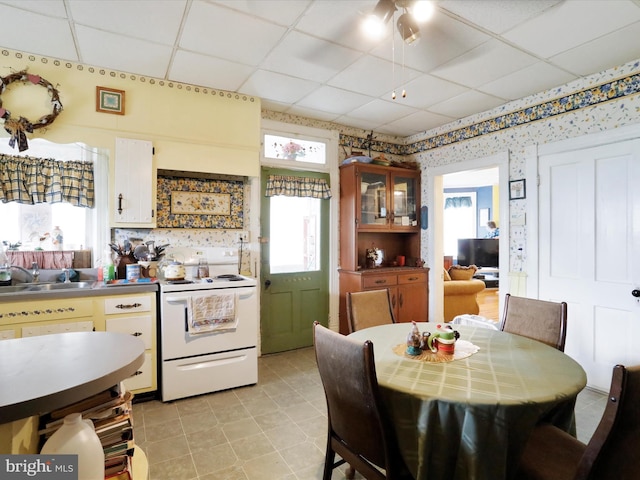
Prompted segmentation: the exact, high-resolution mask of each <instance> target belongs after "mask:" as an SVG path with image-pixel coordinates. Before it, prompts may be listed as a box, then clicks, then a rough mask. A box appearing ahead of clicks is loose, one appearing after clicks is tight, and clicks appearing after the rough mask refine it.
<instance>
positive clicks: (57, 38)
mask: <svg viewBox="0 0 640 480" xmlns="http://www.w3.org/2000/svg"><path fill="white" fill-rule="evenodd" d="M0 18H2V30H1V31H0V45H2V46H3V47H5V48H11V49H13V50H19V51H23V52H29V53H37V54H40V55H51V56H53V57H56V58H61V59H66V60H71V61H75V62H77V61H78V53H77V51H76V49H75V46H74V43H73V35H72V34H71V28H70V27H69V23H68V22H67V20H66V19H63V18H50V17H46V16H44V15H39V14H37V13H32V12H27V11H25V10H21V9H18V8H13V7H8V6H6V5H5V6H2V5H0ZM25 25H29V29H30V30H32V31H33V32H38V33H37V34H34V35H29V34H25ZM53 52H55V53H53Z"/></svg>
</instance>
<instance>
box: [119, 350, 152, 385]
mask: <svg viewBox="0 0 640 480" xmlns="http://www.w3.org/2000/svg"><path fill="white" fill-rule="evenodd" d="M123 383H124V386H125V387H127V390H131V391H134V390H142V389H144V388H149V387H151V386H153V361H152V358H151V354H150V353H145V354H144V363H143V364H142V365H141V366H140V368H139V369H138V370H137V371H136V373H134V374H133V375H132V376H130V377H129V378H127V379H125V380H123Z"/></svg>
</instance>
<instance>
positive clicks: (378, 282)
mask: <svg viewBox="0 0 640 480" xmlns="http://www.w3.org/2000/svg"><path fill="white" fill-rule="evenodd" d="M376 283H377V284H378V285H384V284H385V283H387V281H386V280H376Z"/></svg>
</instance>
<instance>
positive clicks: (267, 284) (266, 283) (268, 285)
mask: <svg viewBox="0 0 640 480" xmlns="http://www.w3.org/2000/svg"><path fill="white" fill-rule="evenodd" d="M264 286H265V288H269V287H270V286H271V280H265V281H264Z"/></svg>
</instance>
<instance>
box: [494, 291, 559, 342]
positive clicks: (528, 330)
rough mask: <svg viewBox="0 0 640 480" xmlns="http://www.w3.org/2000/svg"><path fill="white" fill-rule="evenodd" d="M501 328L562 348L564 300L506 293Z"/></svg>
mask: <svg viewBox="0 0 640 480" xmlns="http://www.w3.org/2000/svg"><path fill="white" fill-rule="evenodd" d="M500 330H502V331H504V332H509V333H515V334H516V335H521V336H523V337H528V338H531V339H533V340H538V341H539V342H542V343H546V344H547V345H550V346H552V347H554V348H557V349H558V350H560V351H561V352H564V343H565V340H566V337H567V303H566V302H548V301H545V300H537V299H534V298H524V297H516V296H514V295H511V294H509V293H507V294H506V295H505V298H504V314H503V315H502V323H501V324H500Z"/></svg>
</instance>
